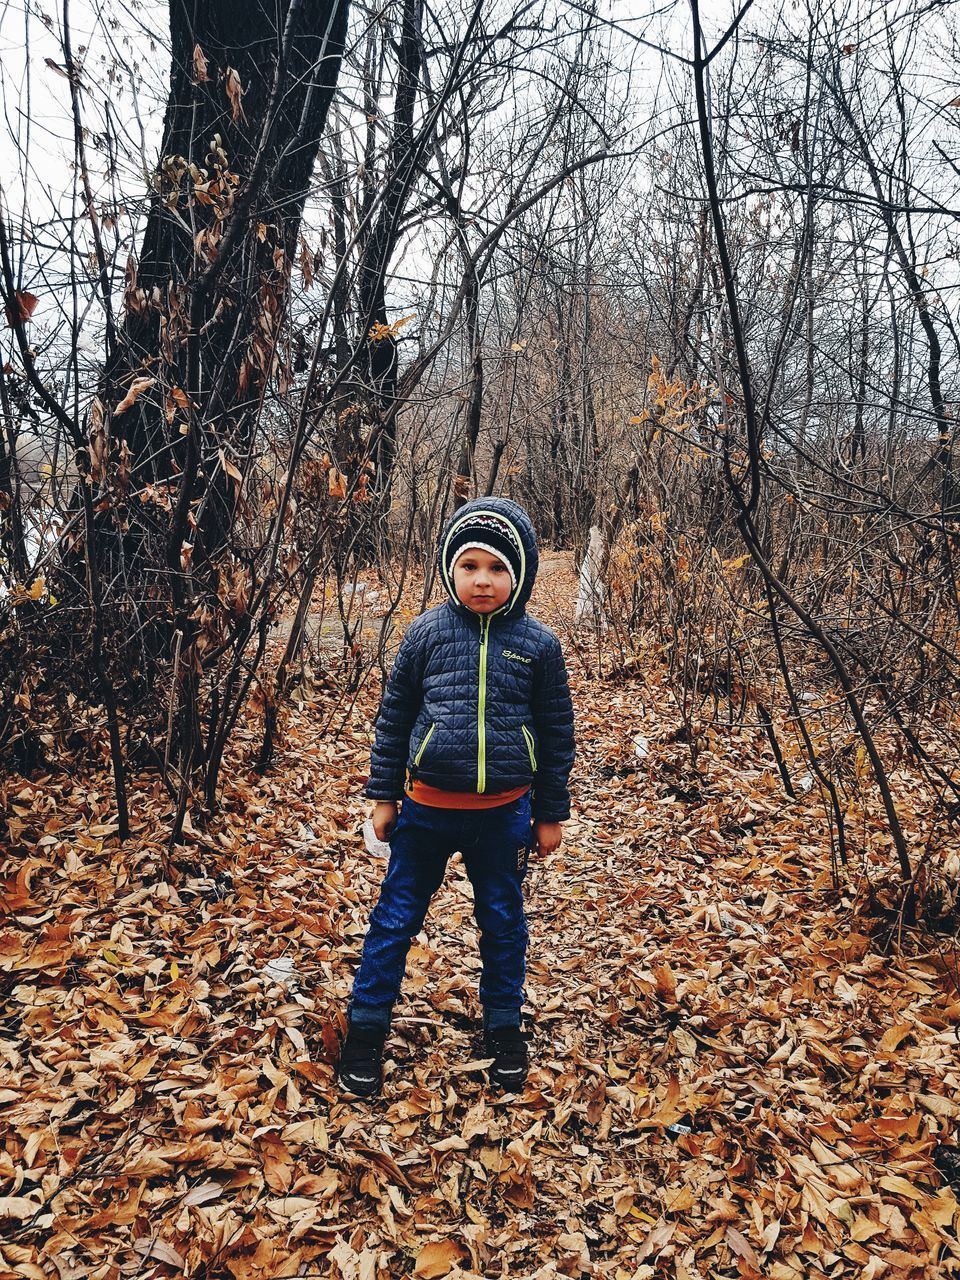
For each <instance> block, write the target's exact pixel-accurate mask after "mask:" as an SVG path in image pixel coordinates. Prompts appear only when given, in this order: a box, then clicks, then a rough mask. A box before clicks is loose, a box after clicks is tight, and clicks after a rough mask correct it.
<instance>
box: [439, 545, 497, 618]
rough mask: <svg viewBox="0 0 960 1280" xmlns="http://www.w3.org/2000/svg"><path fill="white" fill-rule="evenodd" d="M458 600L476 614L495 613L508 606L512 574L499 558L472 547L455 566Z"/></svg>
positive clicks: (454, 573)
mask: <svg viewBox="0 0 960 1280" xmlns="http://www.w3.org/2000/svg"><path fill="white" fill-rule="evenodd" d="M453 585H454V587H455V588H456V592H457V599H458V600H459V601H460V603H461V604H465V605H466V606H467V608H468V609H470V610H471V611H472V612H473V613H481V614H483V613H493V612H494V611H495V610H496V609H499V608H500V607H501V606H502V605H505V604H506V603H507V600H508V599H509V597H510V592H511V590H512V584H511V582H510V571H509V569H508V568H507V566H506V565H505V564H504V563H503V561H502V560H501V559H499V557H497V556H495V555H491V553H490V552H489V551H481V549H480V548H479V547H471V548H470V550H469V551H465V552H464V553H463V555H462V556H460V557H459V559H458V560H457V562H456V563H455V564H454V566H453Z"/></svg>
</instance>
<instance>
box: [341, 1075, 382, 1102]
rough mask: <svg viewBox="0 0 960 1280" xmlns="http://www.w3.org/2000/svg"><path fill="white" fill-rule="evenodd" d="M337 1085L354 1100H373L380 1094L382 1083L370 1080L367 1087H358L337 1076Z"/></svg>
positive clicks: (363, 1085) (364, 1085)
mask: <svg viewBox="0 0 960 1280" xmlns="http://www.w3.org/2000/svg"><path fill="white" fill-rule="evenodd" d="M337 1084H338V1085H339V1086H340V1088H341V1089H342V1090H343V1091H344V1093H350V1094H352V1095H353V1096H354V1097H355V1098H374V1097H376V1095H377V1094H378V1093H379V1092H380V1089H381V1088H382V1084H383V1082H382V1081H380V1080H376V1081H373V1080H371V1082H370V1084H369V1085H366V1084H361V1085H360V1086H359V1087H358V1086H357V1085H355V1084H352V1083H351V1082H350V1081H349V1080H345V1079H344V1077H343V1076H341V1075H339V1074H338V1075H337Z"/></svg>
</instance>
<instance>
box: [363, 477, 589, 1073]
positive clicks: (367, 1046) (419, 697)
mask: <svg viewBox="0 0 960 1280" xmlns="http://www.w3.org/2000/svg"><path fill="white" fill-rule="evenodd" d="M438 562H439V570H440V577H441V580H442V582H443V585H444V586H445V588H446V590H447V593H448V595H449V597H450V598H449V600H446V601H444V603H443V604H441V605H439V606H438V607H437V608H434V609H429V610H427V612H426V613H423V614H421V615H420V616H419V617H418V618H416V619H415V620H414V622H413V623H412V624H411V625H410V627H409V628H408V629H407V632H406V634H405V635H404V637H403V641H402V643H401V645H400V649H399V652H398V653H397V658H396V662H395V663H394V667H393V670H392V672H391V673H390V678H389V680H388V682H387V687H386V690H385V691H384V695H383V702H382V705H381V708H380V714H379V716H378V717H377V724H376V737H375V742H374V747H373V752H372V757H371V770H370V781H369V782H368V784H367V788H366V794H367V795H368V796H369V797H370V798H371V799H372V800H375V801H376V805H375V808H374V813H373V825H374V829H375V831H376V833H377V836H378V837H379V838H380V839H381V840H384V839H388V838H389V839H390V841H391V851H390V862H389V865H388V868H387V874H386V876H385V878H384V881H383V885H382V886H381V890H380V900H379V901H378V903H377V905H376V907H375V908H374V909H373V912H372V913H371V916H370V925H369V929H368V931H367V936H366V940H365V942H364V946H363V957H362V959H361V961H360V967H359V969H358V970H357V974H356V978H355V980H354V984H353V994H352V997H351V1001H350V1028H349V1032H348V1034H347V1038H346V1040H345V1042H344V1045H343V1049H342V1052H341V1055H340V1067H339V1075H340V1083H341V1085H342V1086H343V1088H345V1089H346V1090H348V1091H349V1092H351V1093H354V1094H359V1095H361V1096H363V1097H369V1096H371V1095H372V1094H375V1093H376V1092H377V1090H378V1089H379V1088H380V1083H381V1061H382V1056H383V1046H384V1041H385V1039H386V1035H387V1032H388V1031H389V1028H390V1017H391V1012H392V1009H393V1004H394V1001H395V1000H396V998H397V995H398V994H399V991H400V984H401V982H402V980H403V972H404V968H405V965H406V957H407V950H408V948H409V946H410V942H411V939H412V938H413V937H414V936H415V935H416V934H417V933H419V932H420V929H421V928H422V927H423V921H424V917H425V916H426V912H427V907H428V906H429V903H430V899H431V897H432V896H433V894H434V893H435V892H436V890H437V889H438V888H439V887H440V884H441V882H442V880H443V876H444V872H445V870H446V865H447V861H448V859H449V858H450V855H451V854H453V853H455V852H457V851H459V852H461V853H462V855H463V860H464V864H465V866H466V871H467V875H468V876H469V878H470V881H471V884H472V886H473V895H474V914H475V916H476V920H477V924H478V925H479V928H480V956H481V960H482V976H481V979H480V1002H481V1004H482V1006H483V1029H484V1035H485V1041H486V1051H487V1054H488V1056H490V1057H491V1058H493V1065H492V1067H491V1071H490V1074H491V1079H492V1080H493V1081H494V1083H496V1084H498V1085H499V1086H500V1087H502V1088H504V1089H508V1090H510V1091H511V1092H513V1091H515V1090H516V1089H518V1088H520V1087H521V1086H522V1085H523V1083H524V1081H525V1079H526V1075H527V1050H526V1042H525V1041H524V1039H523V1036H522V1035H521V1032H520V1008H521V1005H522V1003H523V980H524V974H525V956H526V947H527V925H526V919H525V917H524V912H523V888H522V886H523V878H524V875H525V874H526V870H527V861H528V857H529V853H530V850H531V849H535V850H537V851H539V852H540V853H552V852H553V851H554V850H555V849H557V848H558V847H559V845H560V840H561V829H560V824H561V822H563V821H564V820H565V819H566V818H568V817H569V816H570V798H569V794H568V791H567V779H568V776H569V773H570V769H571V766H572V764H573V755H574V742H573V708H572V706H571V702H570V691H569V688H568V686H567V673H566V668H565V667H564V662H563V654H562V652H561V649H560V642H559V641H558V640H557V637H556V636H555V635H554V634H553V632H552V631H551V630H550V629H549V628H548V627H545V626H544V625H543V624H542V623H540V622H537V621H536V620H535V619H534V618H531V617H530V616H529V614H527V612H526V603H527V601H528V599H529V598H530V592H531V590H532V588H533V582H534V578H535V577H536V573H537V567H538V564H539V556H538V552H537V541H536V536H535V534H534V531H533V526H532V524H531V523H530V518H529V516H528V515H527V513H526V512H525V511H524V510H523V508H522V507H519V506H517V504H516V503H515V502H511V501H509V500H508V499H506V498H480V499H477V500H475V501H473V502H468V503H467V504H466V505H465V506H463V507H461V508H460V510H459V511H458V512H456V514H455V515H454V516H453V517H452V518H451V519H450V520H449V521H448V523H447V525H446V527H445V529H444V530H443V533H442V534H441V537H440V542H439V547H438ZM401 798H402V804H401V803H400V801H401ZM398 812H399V816H398Z"/></svg>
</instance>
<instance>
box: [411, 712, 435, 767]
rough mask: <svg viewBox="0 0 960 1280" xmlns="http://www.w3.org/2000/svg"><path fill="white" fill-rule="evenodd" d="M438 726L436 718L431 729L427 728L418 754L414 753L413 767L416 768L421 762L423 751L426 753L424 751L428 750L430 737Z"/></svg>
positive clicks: (418, 748) (417, 751)
mask: <svg viewBox="0 0 960 1280" xmlns="http://www.w3.org/2000/svg"><path fill="white" fill-rule="evenodd" d="M436 727H437V722H436V721H435V720H434V721H433V722H432V724H431V725H430V728H429V729H428V730H427V732H426V733H425V734H424V735H423V739H422V740H421V742H420V745H419V747H417V750H416V754H415V755H414V757H413V767H414V768H415V769H416V767H417V765H418V764H419V763H420V760H421V758H422V756H423V753H424V752H425V751H426V749H427V743H428V742H429V741H430V739H431V738H432V737H433V734H434V730H435V729H436Z"/></svg>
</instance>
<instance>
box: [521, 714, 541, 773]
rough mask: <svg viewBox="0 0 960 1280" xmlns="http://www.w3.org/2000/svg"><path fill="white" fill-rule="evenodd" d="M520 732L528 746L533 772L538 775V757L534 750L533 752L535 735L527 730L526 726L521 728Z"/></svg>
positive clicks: (523, 725)
mask: <svg viewBox="0 0 960 1280" xmlns="http://www.w3.org/2000/svg"><path fill="white" fill-rule="evenodd" d="M520 732H521V733H522V734H523V736H524V739H525V740H526V744H527V753H528V754H529V756H530V768H531V769H532V770H533V772H534V773H536V772H537V757H536V755H535V754H534V750H533V734H532V733H531V732H530V730H529V729H528V728H527V726H526V725H525V724H522V725H521V726H520Z"/></svg>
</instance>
